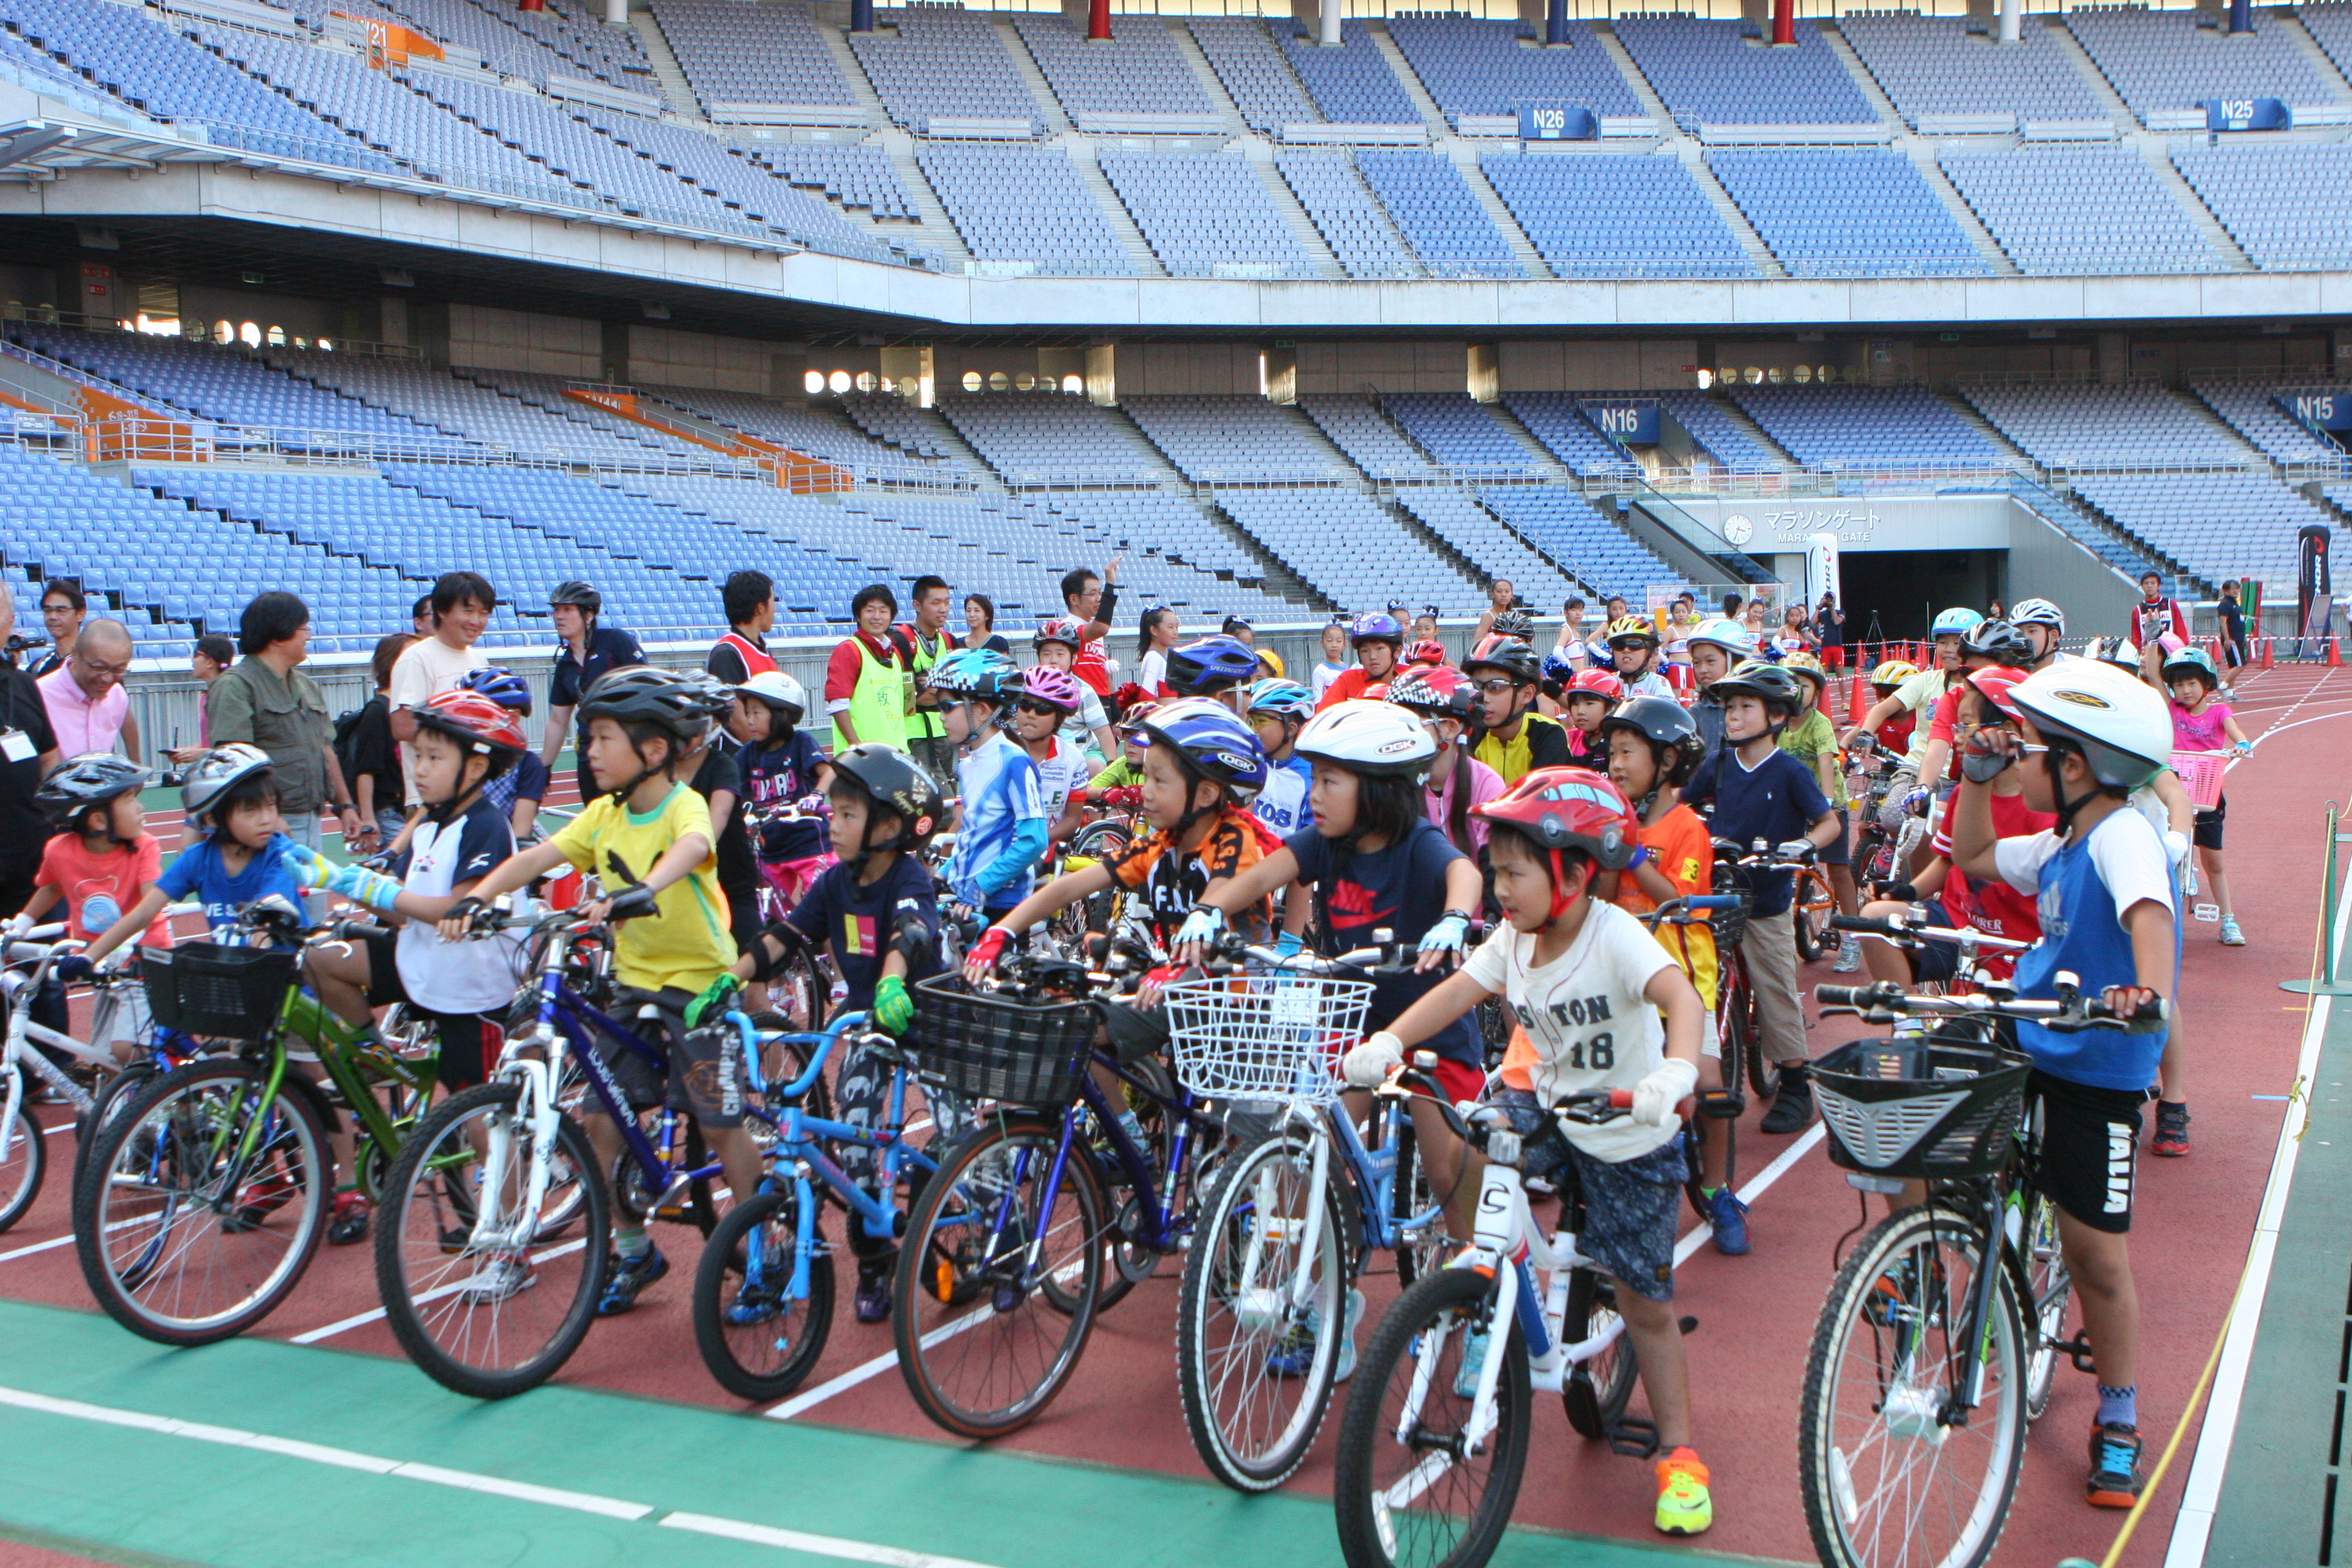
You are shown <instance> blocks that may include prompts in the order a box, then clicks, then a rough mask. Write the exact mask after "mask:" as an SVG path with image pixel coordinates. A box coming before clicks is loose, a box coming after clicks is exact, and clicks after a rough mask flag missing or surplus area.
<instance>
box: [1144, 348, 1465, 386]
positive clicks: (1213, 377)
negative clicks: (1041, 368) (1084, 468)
mask: <svg viewBox="0 0 2352 1568" xmlns="http://www.w3.org/2000/svg"><path fill="white" fill-rule="evenodd" d="M1299 352H1300V354H1301V356H1302V359H1301V363H1302V364H1303V363H1304V355H1305V353H1306V351H1305V349H1304V348H1303V347H1302V348H1301V349H1300V351H1299ZM1259 353H1260V351H1259V348H1258V345H1257V344H1255V343H1121V344H1119V345H1118V395H1119V396H1120V398H1122V399H1125V398H1129V397H1157V396H1166V395H1171V394H1179V393H1191V394H1195V395H1218V394H1224V393H1245V394H1248V395H1252V396H1255V395H1256V394H1257V391H1258V354H1259ZM1454 353H1455V357H1454V365H1455V367H1456V376H1457V380H1456V383H1455V384H1456V386H1457V387H1458V386H1459V385H1460V382H1459V380H1458V377H1459V374H1460V365H1461V357H1460V356H1461V351H1460V349H1459V348H1458V347H1457V348H1456V350H1455V351H1454Z"/></svg>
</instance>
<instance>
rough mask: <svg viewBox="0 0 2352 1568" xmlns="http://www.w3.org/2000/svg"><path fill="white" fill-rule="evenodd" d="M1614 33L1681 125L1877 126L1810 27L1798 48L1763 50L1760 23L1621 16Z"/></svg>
mask: <svg viewBox="0 0 2352 1568" xmlns="http://www.w3.org/2000/svg"><path fill="white" fill-rule="evenodd" d="M1613 26H1614V27H1615V28H1616V32H1617V38H1618V41H1619V42H1621V43H1622V44H1623V45H1624V46H1625V52H1626V53H1628V54H1630V55H1632V56H1633V64H1634V65H1635V66H1637V67H1639V68H1640V69H1641V72H1642V74H1643V76H1645V77H1647V78H1648V79H1649V81H1650V86H1651V87H1652V88H1654V89H1656V91H1657V94H1658V96H1659V97H1660V98H1661V99H1663V100H1665V105H1666V110H1667V112H1668V113H1670V114H1672V115H1673V116H1674V117H1675V121H1676V122H1677V123H1679V124H1682V125H1686V126H1696V125H1788V124H1801V125H1852V124H1865V125H1866V124H1872V123H1874V122H1875V121H1877V119H1878V116H1877V115H1876V114H1874V113H1873V112H1872V111H1871V107H1870V100H1868V99H1866V98H1864V97H1863V95H1862V89H1861V88H1859V87H1857V86H1855V85H1854V80H1853V77H1851V76H1849V75H1847V74H1846V69H1845V67H1844V66H1843V64H1841V63H1840V62H1839V60H1838V58H1837V56H1835V55H1834V54H1832V53H1831V52H1830V47H1829V45H1828V44H1826V43H1824V42H1823V41H1822V35H1821V30H1820V29H1819V28H1818V27H1817V26H1814V24H1813V23H1811V22H1810V21H1806V20H1799V22H1798V23H1797V47H1795V48H1793V49H1774V48H1767V47H1763V45H1762V37H1763V35H1762V33H1761V32H1760V30H1759V25H1758V24H1756V23H1754V22H1730V21H1725V22H1715V21H1706V20H1703V19H1701V18H1698V17H1695V16H1620V17H1618V18H1617V20H1616V22H1615V23H1614V24H1613Z"/></svg>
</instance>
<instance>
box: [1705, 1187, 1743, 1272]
mask: <svg viewBox="0 0 2352 1568" xmlns="http://www.w3.org/2000/svg"><path fill="white" fill-rule="evenodd" d="M1706 1223H1707V1224H1709V1225H1711V1226H1714V1227H1715V1249H1716V1250H1717V1252H1720V1253H1722V1254H1723V1255H1724V1256H1725V1257H1726V1258H1745V1257H1747V1256H1748V1205H1746V1204H1743V1203H1741V1202H1740V1201H1739V1194H1737V1193H1735V1192H1733V1191H1732V1190H1731V1189H1730V1188H1729V1187H1717V1188H1716V1189H1715V1196H1713V1197H1712V1198H1709V1199H1708V1200H1707V1204H1706Z"/></svg>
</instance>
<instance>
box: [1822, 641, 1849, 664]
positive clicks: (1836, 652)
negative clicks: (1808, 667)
mask: <svg viewBox="0 0 2352 1568" xmlns="http://www.w3.org/2000/svg"><path fill="white" fill-rule="evenodd" d="M1822 668H1823V669H1843V668H1845V644H1843V643H1832V645H1830V646H1829V647H1824V648H1823V649H1822Z"/></svg>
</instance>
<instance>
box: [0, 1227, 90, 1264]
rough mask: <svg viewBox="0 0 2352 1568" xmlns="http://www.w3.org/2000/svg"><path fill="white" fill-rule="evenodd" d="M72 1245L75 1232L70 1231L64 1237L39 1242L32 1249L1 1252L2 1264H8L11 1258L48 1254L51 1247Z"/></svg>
mask: <svg viewBox="0 0 2352 1568" xmlns="http://www.w3.org/2000/svg"><path fill="white" fill-rule="evenodd" d="M72 1245H73V1232H71V1231H68V1232H67V1233H66V1234H65V1235H63V1236H59V1237H51V1238H50V1239H48V1240H47V1241H37V1242H35V1243H33V1245H32V1246H30V1247H17V1248H16V1250H15V1251H13V1252H0V1263H5V1262H8V1261H9V1260H10V1259H11V1258H30V1257H31V1256H32V1255H33V1254H35V1253H36V1252H47V1251H48V1250H49V1249H50V1248H51V1247H71V1246H72Z"/></svg>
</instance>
